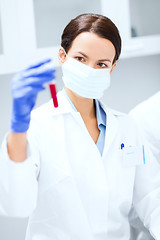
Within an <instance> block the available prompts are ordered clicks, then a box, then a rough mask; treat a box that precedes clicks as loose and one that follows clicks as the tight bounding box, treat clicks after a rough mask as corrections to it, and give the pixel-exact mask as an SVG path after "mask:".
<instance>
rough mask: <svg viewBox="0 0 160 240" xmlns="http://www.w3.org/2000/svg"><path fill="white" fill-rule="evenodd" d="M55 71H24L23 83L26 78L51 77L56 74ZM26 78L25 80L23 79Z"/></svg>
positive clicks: (52, 69)
mask: <svg viewBox="0 0 160 240" xmlns="http://www.w3.org/2000/svg"><path fill="white" fill-rule="evenodd" d="M55 71H56V70H55V69H54V68H42V69H41V68H39V69H38V70H35V69H34V70H29V71H24V72H23V74H22V77H21V79H22V81H24V80H25V79H26V78H31V77H33V78H34V77H35V78H37V77H39V78H41V77H47V76H50V75H52V76H53V75H54V73H55ZM23 78H24V79H23Z"/></svg>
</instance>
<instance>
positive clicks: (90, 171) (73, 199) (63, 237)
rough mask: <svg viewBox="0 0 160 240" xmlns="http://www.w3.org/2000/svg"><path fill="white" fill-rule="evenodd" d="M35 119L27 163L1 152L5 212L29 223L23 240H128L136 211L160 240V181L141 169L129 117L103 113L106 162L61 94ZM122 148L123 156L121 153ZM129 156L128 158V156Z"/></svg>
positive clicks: (149, 166) (154, 170)
mask: <svg viewBox="0 0 160 240" xmlns="http://www.w3.org/2000/svg"><path fill="white" fill-rule="evenodd" d="M58 102H59V107H58V108H57V109H55V108H54V107H53V103H52V101H50V102H49V103H47V104H45V105H43V106H42V107H40V108H39V109H37V110H35V111H34V112H33V113H32V121H31V125H30V129H29V131H28V158H27V159H26V160H25V161H24V162H23V163H14V162H12V161H11V160H10V159H9V158H8V155H7V150H6V142H5V141H4V143H3V146H2V148H1V152H0V195H1V197H0V212H1V214H3V215H7V216H17V217H26V216H30V218H29V224H28V229H27V236H26V240H53V239H54V240H71V239H74V240H106V239H109V240H128V239H129V237H130V226H129V222H128V215H129V212H130V209H131V206H132V205H134V207H135V209H136V211H137V213H138V215H139V217H140V218H141V219H142V221H143V222H144V224H145V225H146V226H147V227H148V228H149V229H150V231H151V233H152V234H153V236H154V237H155V239H157V240H159V239H160V227H159V225H160V187H159V186H160V174H159V170H160V169H158V167H159V165H157V164H156V162H155V161H154V158H152V159H149V158H147V156H148V153H147V150H146V151H145V154H146V164H144V163H143V160H144V159H143V154H142V151H141V149H142V144H143V143H142V139H141V137H140V136H139V135H138V134H137V128H136V126H135V125H134V124H133V123H132V121H131V120H130V119H129V118H128V117H127V116H126V115H124V114H121V113H117V112H115V111H112V110H110V109H107V108H105V107H104V106H103V105H102V106H103V108H104V110H105V111H106V114H107V127H106V137H105V146H104V152H103V156H102V157H101V155H100V153H99V151H98V148H97V146H96V145H95V143H94V142H93V140H92V138H91V137H90V135H89V133H88V131H87V129H86V127H85V124H84V122H83V120H82V118H81V116H80V114H79V113H78V112H75V111H74V110H73V109H72V107H71V106H70V104H69V102H68V100H67V99H66V97H65V96H64V95H63V93H62V92H60V93H59V94H58ZM122 143H124V145H125V147H124V148H123V150H121V149H120V146H121V144H122ZM125 151H126V152H125Z"/></svg>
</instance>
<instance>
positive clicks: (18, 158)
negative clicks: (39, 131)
mask: <svg viewBox="0 0 160 240" xmlns="http://www.w3.org/2000/svg"><path fill="white" fill-rule="evenodd" d="M26 135H27V134H26V133H12V132H11V133H9V135H8V140H7V149H8V155H9V157H10V159H11V160H13V161H15V162H23V161H24V160H25V159H26V157H27V136H26Z"/></svg>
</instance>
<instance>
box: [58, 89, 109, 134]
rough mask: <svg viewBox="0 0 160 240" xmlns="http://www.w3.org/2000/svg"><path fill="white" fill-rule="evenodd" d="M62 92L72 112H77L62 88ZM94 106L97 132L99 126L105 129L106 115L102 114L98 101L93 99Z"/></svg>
mask: <svg viewBox="0 0 160 240" xmlns="http://www.w3.org/2000/svg"><path fill="white" fill-rule="evenodd" d="M62 91H63V94H64V95H65V96H66V98H67V100H68V101H69V103H70V104H71V106H72V108H73V110H74V111H76V112H77V109H76V108H75V106H74V105H73V103H72V101H71V100H70V98H69V96H68V94H67V93H66V91H65V89H64V88H63V90H62ZM95 106H96V117H97V123H98V128H99V130H101V126H105V127H106V113H105V112H104V110H103V108H102V107H101V106H100V104H99V101H98V100H97V99H95Z"/></svg>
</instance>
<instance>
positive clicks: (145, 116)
mask: <svg viewBox="0 0 160 240" xmlns="http://www.w3.org/2000/svg"><path fill="white" fill-rule="evenodd" d="M129 114H130V116H131V117H132V118H133V119H134V120H135V121H136V123H137V124H138V126H139V127H140V128H141V129H142V131H143V134H144V136H145V138H146V140H147V142H148V144H149V147H150V149H151V152H152V154H153V155H154V157H155V158H156V160H157V162H159V164H160V91H159V92H157V93H156V94H154V95H153V96H151V97H150V98H148V99H146V100H145V101H143V102H142V103H140V104H138V105H137V106H136V107H135V108H134V109H132V110H131V111H130V113H129ZM130 216H131V224H132V225H133V228H134V232H136V234H138V236H139V238H138V239H145V240H149V239H153V238H151V236H150V234H149V233H148V231H147V229H145V228H144V226H143V224H142V222H141V221H140V219H139V217H138V216H137V214H136V212H135V211H134V210H133V209H132V211H131V214H130Z"/></svg>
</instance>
